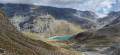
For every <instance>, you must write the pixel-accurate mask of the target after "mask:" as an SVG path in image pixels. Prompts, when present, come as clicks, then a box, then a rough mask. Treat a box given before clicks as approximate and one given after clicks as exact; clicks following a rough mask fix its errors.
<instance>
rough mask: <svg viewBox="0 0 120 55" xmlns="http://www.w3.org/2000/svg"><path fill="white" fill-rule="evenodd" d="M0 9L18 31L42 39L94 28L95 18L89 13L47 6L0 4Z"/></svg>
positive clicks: (93, 14)
mask: <svg viewBox="0 0 120 55" xmlns="http://www.w3.org/2000/svg"><path fill="white" fill-rule="evenodd" d="M0 9H1V10H3V11H4V12H5V13H6V14H7V16H8V18H9V20H10V21H11V22H12V23H13V24H14V25H15V26H16V27H17V28H18V29H19V30H20V31H26V32H32V33H37V34H40V35H41V36H44V37H49V36H55V35H60V36H61V35H72V34H76V33H78V32H80V31H82V29H91V28H93V27H94V25H93V22H92V21H93V20H96V18H97V15H96V14H95V13H93V12H90V11H77V10H75V9H69V8H55V7H49V6H34V5H27V4H0ZM58 32H59V33H58Z"/></svg>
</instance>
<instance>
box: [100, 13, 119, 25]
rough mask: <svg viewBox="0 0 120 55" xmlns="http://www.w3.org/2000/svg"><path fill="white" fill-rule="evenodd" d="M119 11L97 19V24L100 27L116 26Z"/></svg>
mask: <svg viewBox="0 0 120 55" xmlns="http://www.w3.org/2000/svg"><path fill="white" fill-rule="evenodd" d="M119 14H120V11H117V12H114V11H113V12H110V13H108V15H107V16H106V17H103V18H99V19H98V23H99V25H100V26H102V27H107V26H109V25H112V24H117V23H119V22H120V15H119Z"/></svg>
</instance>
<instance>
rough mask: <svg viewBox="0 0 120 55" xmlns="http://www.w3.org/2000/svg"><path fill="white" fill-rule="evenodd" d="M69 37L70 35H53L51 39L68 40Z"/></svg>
mask: <svg viewBox="0 0 120 55" xmlns="http://www.w3.org/2000/svg"><path fill="white" fill-rule="evenodd" d="M69 38H70V36H56V37H52V38H51V39H53V40H67V39H69Z"/></svg>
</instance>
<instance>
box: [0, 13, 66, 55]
mask: <svg viewBox="0 0 120 55" xmlns="http://www.w3.org/2000/svg"><path fill="white" fill-rule="evenodd" d="M60 51H61V50H60V49H59V48H57V47H55V46H52V45H49V44H47V43H45V42H43V41H41V40H32V39H30V38H28V37H26V36H24V35H23V34H21V33H20V32H19V31H18V30H17V29H16V28H15V27H14V26H13V25H12V24H11V23H10V22H9V20H8V19H7V16H5V14H4V13H3V12H2V11H0V55H1V54H3V55H64V54H63V53H60Z"/></svg>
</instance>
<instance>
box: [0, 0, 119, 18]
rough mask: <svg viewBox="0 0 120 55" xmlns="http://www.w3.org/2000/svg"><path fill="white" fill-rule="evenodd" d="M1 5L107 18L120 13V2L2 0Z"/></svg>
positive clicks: (98, 0)
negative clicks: (66, 10) (41, 7)
mask: <svg viewBox="0 0 120 55" xmlns="http://www.w3.org/2000/svg"><path fill="white" fill-rule="evenodd" d="M0 3H4V4H6V3H22V4H33V5H44V6H52V7H59V8H73V9H77V10H82V11H86V10H87V11H93V12H95V13H96V14H98V15H99V17H104V16H106V15H107V13H109V12H110V11H120V0H0Z"/></svg>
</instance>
